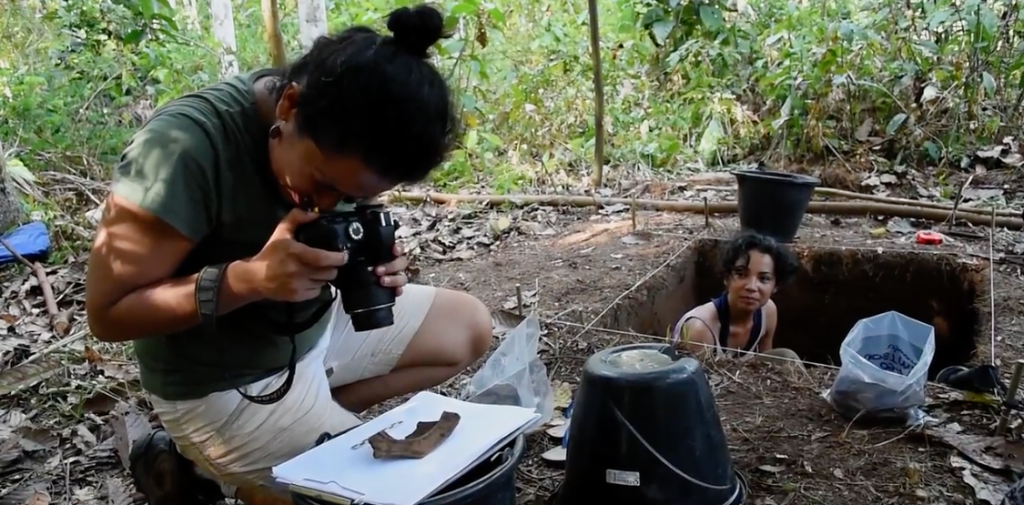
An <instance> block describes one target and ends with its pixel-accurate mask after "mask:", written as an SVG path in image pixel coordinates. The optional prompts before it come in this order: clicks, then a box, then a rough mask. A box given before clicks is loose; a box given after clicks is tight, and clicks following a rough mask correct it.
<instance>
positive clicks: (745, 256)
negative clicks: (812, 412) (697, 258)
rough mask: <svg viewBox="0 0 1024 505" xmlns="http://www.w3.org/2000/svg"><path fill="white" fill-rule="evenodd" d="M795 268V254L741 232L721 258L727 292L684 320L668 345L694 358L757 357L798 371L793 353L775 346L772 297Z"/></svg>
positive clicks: (775, 319) (775, 313) (775, 317)
mask: <svg viewBox="0 0 1024 505" xmlns="http://www.w3.org/2000/svg"><path fill="white" fill-rule="evenodd" d="M797 268H798V263H797V260H796V257H795V256H794V255H793V253H792V252H791V251H790V250H788V249H787V248H785V247H783V246H781V245H779V244H778V243H777V242H776V241H775V240H774V239H772V238H771V237H767V236H764V235H761V234H759V233H756V232H752V231H743V232H740V233H739V234H738V235H737V236H736V237H734V238H733V239H732V240H730V241H729V243H728V244H727V245H726V247H725V250H724V252H723V254H722V263H721V269H722V272H723V277H724V283H725V291H724V292H722V294H721V295H719V296H718V297H716V298H714V299H713V300H711V301H710V302H707V303H705V304H703V305H700V306H698V307H696V308H693V309H691V310H690V311H689V312H687V313H686V314H683V317H681V318H679V321H678V322H677V323H676V325H675V327H674V328H673V330H672V336H671V338H672V342H673V343H674V344H676V345H685V347H686V348H687V350H689V351H691V352H694V353H696V354H698V355H700V354H703V353H707V354H711V353H714V354H719V355H720V354H725V353H728V354H731V355H733V356H737V357H739V355H740V354H748V353H751V354H752V353H757V354H756V356H757V357H758V358H757V359H760V360H763V361H774V362H778V363H781V364H790V365H791V366H798V367H800V368H802V365H801V364H800V357H799V356H797V354H796V353H795V352H793V351H792V350H790V349H785V348H776V347H774V345H773V344H774V337H775V329H776V328H777V327H778V321H779V313H778V309H777V308H776V306H775V302H773V301H772V299H771V296H772V294H774V293H775V291H776V290H778V287H779V286H781V285H784V284H786V283H787V282H789V281H790V280H791V279H792V278H793V276H794V275H795V274H796V271H797ZM684 335H685V338H684V337H683V336H684ZM727 349H731V350H733V351H731V352H729V351H727ZM736 350H738V351H739V352H737V351H736Z"/></svg>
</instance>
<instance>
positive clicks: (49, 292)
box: [0, 238, 67, 335]
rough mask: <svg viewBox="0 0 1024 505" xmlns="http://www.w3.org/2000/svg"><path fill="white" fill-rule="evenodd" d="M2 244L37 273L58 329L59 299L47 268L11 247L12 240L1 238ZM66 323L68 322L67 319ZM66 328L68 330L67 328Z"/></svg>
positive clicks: (50, 313)
mask: <svg viewBox="0 0 1024 505" xmlns="http://www.w3.org/2000/svg"><path fill="white" fill-rule="evenodd" d="M0 245H2V246H4V247H5V248H6V249H7V250H8V251H9V252H10V253H11V256H14V259H15V260H17V261H18V263H21V264H22V265H25V266H26V267H28V268H29V269H30V270H32V272H33V273H35V274H36V280H38V281H39V289H41V290H42V291H43V301H44V302H46V312H47V313H48V314H49V315H50V323H51V324H52V325H54V329H55V330H56V329H57V328H56V326H57V324H58V323H59V322H60V321H59V319H60V318H59V316H60V311H59V310H58V309H57V300H56V299H55V298H54V297H53V287H51V286H50V281H48V280H46V269H44V268H43V266H42V265H40V264H39V262H31V261H29V260H27V259H25V257H24V256H22V255H21V254H20V253H18V251H15V250H14V247H11V244H10V242H7V241H6V240H4V239H2V238H0ZM65 323H67V322H66V321H65ZM64 329H65V330H66V329H67V328H64ZM66 334H67V332H66V331H65V332H64V333H61V335H66Z"/></svg>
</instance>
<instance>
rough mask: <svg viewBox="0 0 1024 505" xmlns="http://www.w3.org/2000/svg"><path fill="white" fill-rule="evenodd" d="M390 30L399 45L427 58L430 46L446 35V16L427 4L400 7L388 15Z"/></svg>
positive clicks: (411, 52)
mask: <svg viewBox="0 0 1024 505" xmlns="http://www.w3.org/2000/svg"><path fill="white" fill-rule="evenodd" d="M388 30H391V33H393V34H394V39H395V44H396V45H398V47H401V48H402V49H404V50H405V51H407V52H409V53H410V54H412V55H414V56H416V57H419V58H426V57H427V51H428V50H429V49H430V47H431V46H433V45H434V44H436V43H437V41H438V40H441V38H442V37H444V16H443V15H442V14H441V11H439V10H437V9H435V8H434V7H431V6H430V5H427V4H420V5H417V6H415V7H412V8H409V7H400V8H398V9H395V10H394V11H392V12H391V14H389V15H388Z"/></svg>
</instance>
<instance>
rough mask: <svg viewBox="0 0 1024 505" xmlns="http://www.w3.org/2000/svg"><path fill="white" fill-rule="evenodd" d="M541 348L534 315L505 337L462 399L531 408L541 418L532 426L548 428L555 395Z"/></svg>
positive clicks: (467, 388)
mask: <svg viewBox="0 0 1024 505" xmlns="http://www.w3.org/2000/svg"><path fill="white" fill-rule="evenodd" d="M539 346H540V323H539V322H538V321H537V317H536V316H534V315H531V316H529V317H527V318H526V319H525V320H523V322H521V323H519V326H516V327H515V328H514V329H513V330H511V331H509V332H508V333H507V334H506V335H505V339H504V340H503V341H502V342H501V345H499V346H498V349H497V350H495V351H494V354H491V356H490V357H489V358H487V361H486V362H485V363H484V366H482V367H481V368H480V370H478V371H477V372H476V374H474V375H473V378H472V379H470V381H469V384H467V385H466V386H465V387H464V388H463V390H462V391H461V392H460V394H459V397H460V398H462V399H465V400H468V401H471V402H474V403H489V404H496V405H515V406H518V407H527V408H532V409H535V410H536V411H537V413H538V414H540V419H538V420H537V421H536V422H535V423H534V425H533V426H541V425H544V424H547V422H548V421H550V420H551V418H552V416H553V415H554V411H555V395H554V391H553V390H552V388H551V380H550V379H548V370H547V367H545V366H544V363H543V362H542V361H541V360H540V356H538V354H537V350H538V348H539Z"/></svg>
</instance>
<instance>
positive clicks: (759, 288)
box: [725, 251, 775, 311]
mask: <svg viewBox="0 0 1024 505" xmlns="http://www.w3.org/2000/svg"><path fill="white" fill-rule="evenodd" d="M747 254H748V257H747V258H746V259H744V258H741V259H740V260H739V261H737V262H736V265H735V266H734V267H733V270H732V273H731V274H730V275H729V277H728V278H727V279H726V281H725V287H726V290H727V291H728V293H729V301H730V302H731V303H732V304H733V305H735V306H736V307H742V308H745V309H748V310H750V311H754V310H757V309H759V308H761V307H763V306H764V304H766V303H768V299H769V298H771V296H772V293H774V292H775V264H774V263H773V262H772V257H771V256H769V255H767V254H764V253H762V252H760V251H750V252H748V253H747Z"/></svg>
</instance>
